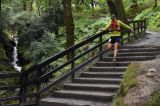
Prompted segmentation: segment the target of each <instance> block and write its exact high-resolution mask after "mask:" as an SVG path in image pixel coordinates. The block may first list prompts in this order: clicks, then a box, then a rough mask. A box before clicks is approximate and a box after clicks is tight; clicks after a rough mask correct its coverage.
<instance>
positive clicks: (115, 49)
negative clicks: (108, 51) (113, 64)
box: [113, 42, 119, 61]
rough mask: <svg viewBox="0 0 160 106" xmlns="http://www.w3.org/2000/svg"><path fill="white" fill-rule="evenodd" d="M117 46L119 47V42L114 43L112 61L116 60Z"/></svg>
mask: <svg viewBox="0 0 160 106" xmlns="http://www.w3.org/2000/svg"><path fill="white" fill-rule="evenodd" d="M118 48H119V43H117V42H116V43H115V45H114V56H113V58H114V61H116V57H117V53H118Z"/></svg>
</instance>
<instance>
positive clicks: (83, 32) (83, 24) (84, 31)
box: [75, 17, 109, 41]
mask: <svg viewBox="0 0 160 106" xmlns="http://www.w3.org/2000/svg"><path fill="white" fill-rule="evenodd" d="M108 22H109V17H105V18H103V17H102V19H99V20H96V21H95V19H88V18H81V19H79V20H77V21H76V22H75V26H76V28H75V39H76V40H77V39H78V41H82V40H83V39H85V38H86V37H89V36H92V35H94V34H95V33H97V32H98V31H99V29H102V28H104V27H105V26H106V25H107V23H108Z"/></svg>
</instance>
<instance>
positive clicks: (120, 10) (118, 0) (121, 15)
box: [114, 0, 127, 21]
mask: <svg viewBox="0 0 160 106" xmlns="http://www.w3.org/2000/svg"><path fill="white" fill-rule="evenodd" d="M114 4H115V9H116V11H117V17H118V19H120V20H122V21H126V20H127V17H126V12H125V9H124V6H123V1H122V0H114Z"/></svg>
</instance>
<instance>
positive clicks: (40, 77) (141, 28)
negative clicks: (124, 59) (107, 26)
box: [0, 20, 146, 102]
mask: <svg viewBox="0 0 160 106" xmlns="http://www.w3.org/2000/svg"><path fill="white" fill-rule="evenodd" d="M127 22H128V23H129V24H133V29H134V33H133V34H130V32H129V31H125V33H128V35H127V37H125V38H124V39H123V40H122V41H124V40H128V41H130V39H131V38H133V37H134V38H137V35H138V34H139V33H141V32H144V33H145V31H146V20H136V21H127ZM136 23H140V24H136ZM137 25H138V26H137ZM106 33H108V31H105V32H100V33H98V34H96V35H93V36H91V37H89V38H88V39H85V40H84V41H82V42H80V43H78V44H76V45H74V46H72V47H70V48H67V49H66V50H64V51H62V52H60V53H57V54H56V55H54V56H52V57H50V58H48V59H46V60H44V61H42V62H40V63H38V64H36V65H34V66H32V67H31V68H29V69H27V70H24V71H23V72H22V73H9V74H4V73H2V74H0V79H1V78H2V79H3V78H19V79H20V85H11V86H1V87H0V90H5V89H6V90H13V89H16V88H19V87H20V95H19V96H15V97H8V98H0V101H9V100H19V101H20V102H22V101H25V99H26V98H30V97H36V98H37V101H39V97H40V95H41V94H42V93H43V92H45V91H47V90H49V89H50V88H51V87H52V86H54V85H55V84H56V83H58V82H59V81H61V80H63V79H65V78H67V76H69V75H72V74H74V73H75V72H76V71H78V70H80V69H81V68H82V67H84V66H85V65H87V64H88V63H89V62H91V61H93V60H94V59H96V58H98V57H101V56H102V54H103V53H105V52H106V51H107V50H104V51H102V45H103V44H105V43H106V42H107V39H105V40H104V41H102V40H103V39H102V36H103V35H104V34H106ZM122 36H123V34H122ZM98 38H99V43H98V44H97V45H96V46H93V47H92V48H90V49H89V50H86V51H84V52H83V53H81V54H80V55H78V56H75V57H73V58H72V59H71V60H69V61H68V62H66V63H64V64H63V65H60V66H58V67H56V68H55V69H52V70H50V71H49V72H47V73H42V72H41V71H42V70H41V69H42V68H43V67H45V66H46V65H48V64H50V63H52V62H54V61H56V60H58V59H60V58H62V57H64V56H65V55H67V54H68V53H70V52H71V51H75V50H77V49H79V48H80V47H83V46H84V45H86V44H88V43H89V42H92V41H94V40H95V39H98ZM96 48H99V50H100V51H99V53H98V54H97V55H96V56H94V57H92V58H91V59H88V60H87V61H85V62H84V63H82V64H80V65H78V66H76V67H74V68H73V69H72V70H70V71H69V72H68V73H66V74H65V75H62V76H61V77H60V78H59V79H57V80H56V81H55V82H52V83H51V84H49V85H47V86H46V87H45V88H43V89H41V88H40V84H41V83H42V82H43V81H44V80H45V79H46V78H48V77H49V76H50V75H52V74H53V73H55V72H57V71H59V70H60V69H62V68H63V67H65V66H67V65H69V64H72V63H74V62H75V61H76V60H77V59H79V58H81V57H82V56H84V55H86V54H88V53H90V52H91V51H93V50H95V49H96ZM33 72H36V73H37V78H36V79H34V80H30V81H29V80H28V76H29V75H30V74H32V73H33ZM30 85H36V87H37V93H33V94H31V95H30V96H25V95H27V87H28V86H30Z"/></svg>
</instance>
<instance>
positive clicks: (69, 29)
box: [63, 0, 74, 60]
mask: <svg viewBox="0 0 160 106" xmlns="http://www.w3.org/2000/svg"><path fill="white" fill-rule="evenodd" d="M63 10H64V26H65V28H66V47H67V48H68V47H71V46H73V45H74V22H73V15H72V6H71V0H64V1H63ZM72 56H73V53H71V54H69V55H68V56H67V59H68V60H69V59H71V58H72Z"/></svg>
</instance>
